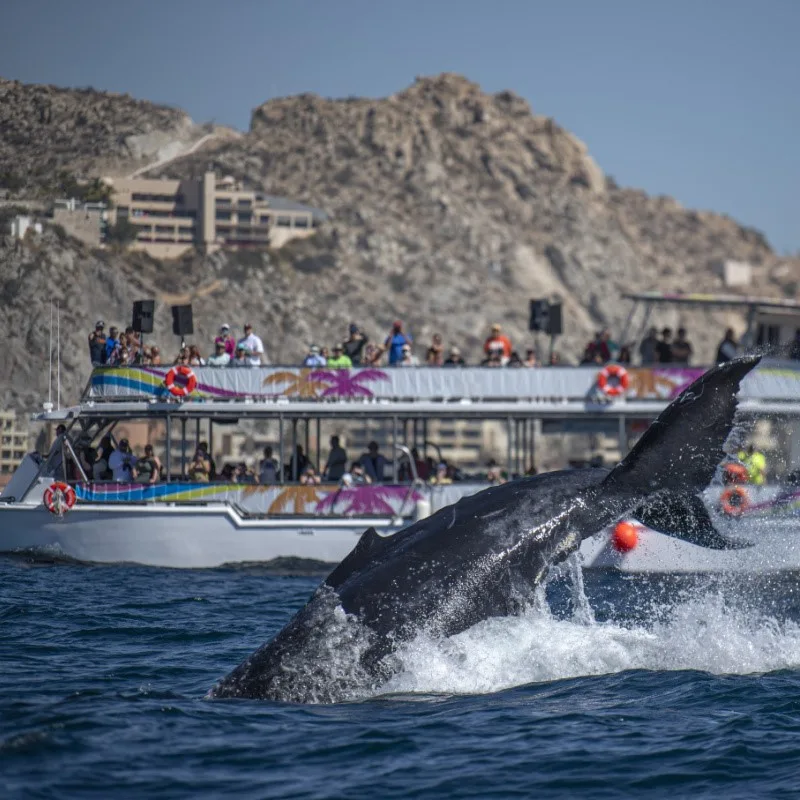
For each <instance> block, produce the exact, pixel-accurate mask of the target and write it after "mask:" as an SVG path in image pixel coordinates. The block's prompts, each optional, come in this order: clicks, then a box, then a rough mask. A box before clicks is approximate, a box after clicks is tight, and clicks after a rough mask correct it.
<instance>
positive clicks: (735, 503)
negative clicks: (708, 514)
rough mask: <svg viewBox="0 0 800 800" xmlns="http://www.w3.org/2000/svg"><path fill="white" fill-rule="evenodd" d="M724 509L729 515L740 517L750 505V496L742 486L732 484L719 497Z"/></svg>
mask: <svg viewBox="0 0 800 800" xmlns="http://www.w3.org/2000/svg"><path fill="white" fill-rule="evenodd" d="M719 504H720V507H721V508H722V510H723V511H724V512H725V513H726V514H727V515H728V516H729V517H740V516H741V515H742V514H743V513H744V512H745V511H747V509H748V508H749V507H750V496H749V495H748V494H747V489H745V488H744V487H742V486H731V487H729V488H728V489H726V490H725V491H724V492H723V493H722V495H721V496H720V498H719Z"/></svg>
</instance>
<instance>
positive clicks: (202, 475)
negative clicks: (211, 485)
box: [189, 448, 211, 483]
mask: <svg viewBox="0 0 800 800" xmlns="http://www.w3.org/2000/svg"><path fill="white" fill-rule="evenodd" d="M210 474H211V464H209V462H208V459H207V458H206V454H205V453H204V452H203V451H202V450H200V448H198V449H197V450H195V453H194V458H193V459H192V463H191V464H190V465H189V480H190V481H192V483H208V482H209V480H210Z"/></svg>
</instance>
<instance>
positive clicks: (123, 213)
mask: <svg viewBox="0 0 800 800" xmlns="http://www.w3.org/2000/svg"><path fill="white" fill-rule="evenodd" d="M127 216H128V206H117V218H118V219H119V218H120V217H127Z"/></svg>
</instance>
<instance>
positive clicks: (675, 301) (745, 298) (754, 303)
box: [622, 292, 800, 315]
mask: <svg viewBox="0 0 800 800" xmlns="http://www.w3.org/2000/svg"><path fill="white" fill-rule="evenodd" d="M622 296H623V297H624V298H625V299H626V300H633V301H634V302H637V303H651V304H656V303H662V304H672V305H684V306H736V307H738V308H753V307H755V308H770V309H781V310H783V311H790V312H794V313H796V314H798V315H800V303H799V302H797V301H796V300H778V299H776V298H774V297H754V296H751V295H738V294H701V293H687V294H683V293H680V292H679V293H675V292H635V293H630V294H623V295H622Z"/></svg>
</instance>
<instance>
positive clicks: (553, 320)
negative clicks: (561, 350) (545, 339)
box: [545, 303, 563, 336]
mask: <svg viewBox="0 0 800 800" xmlns="http://www.w3.org/2000/svg"><path fill="white" fill-rule="evenodd" d="M545 331H546V332H547V333H549V334H550V335H551V336H560V335H561V334H562V333H563V330H562V321H561V303H550V308H549V310H548V315H547V327H546V328H545Z"/></svg>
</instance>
